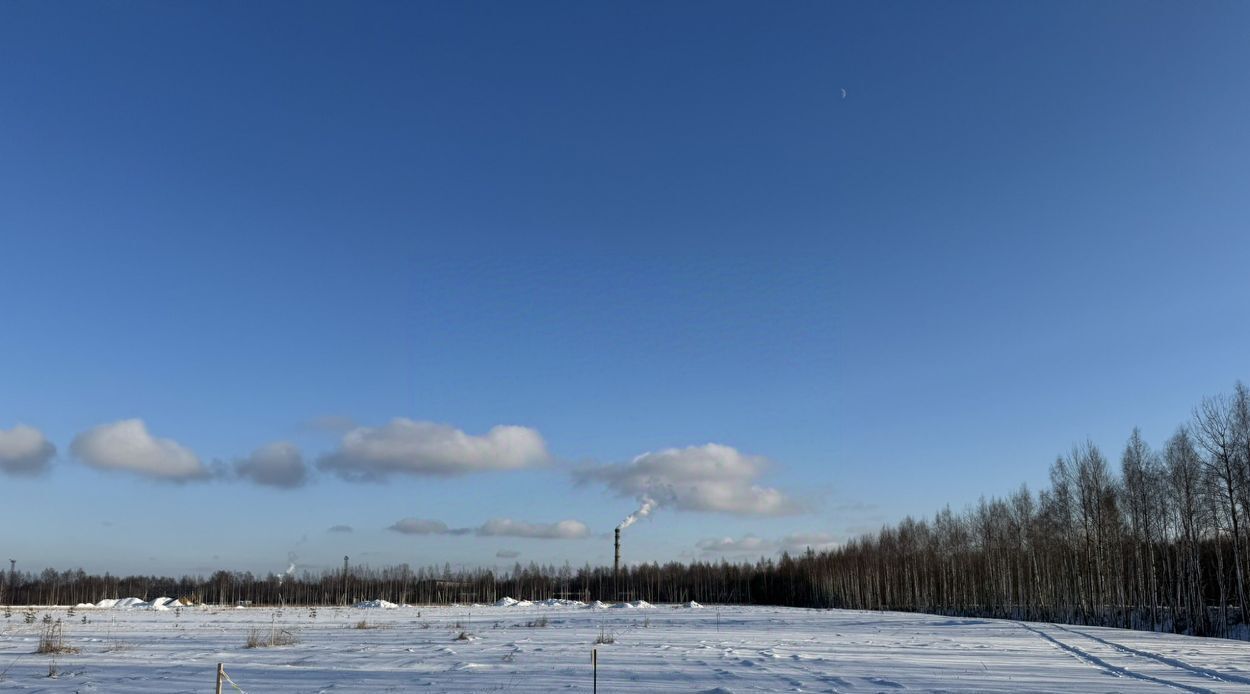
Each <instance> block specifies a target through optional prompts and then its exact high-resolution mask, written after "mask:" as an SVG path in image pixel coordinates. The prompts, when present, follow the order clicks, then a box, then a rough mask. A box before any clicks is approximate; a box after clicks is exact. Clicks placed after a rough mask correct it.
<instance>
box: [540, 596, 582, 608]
mask: <svg viewBox="0 0 1250 694" xmlns="http://www.w3.org/2000/svg"><path fill="white" fill-rule="evenodd" d="M538 604H539V605H544V606H546V607H584V606H585V605H586V603H584V602H582V601H581V600H564V599H562V598H547V599H546V600H543V601H542V602H540V603H538Z"/></svg>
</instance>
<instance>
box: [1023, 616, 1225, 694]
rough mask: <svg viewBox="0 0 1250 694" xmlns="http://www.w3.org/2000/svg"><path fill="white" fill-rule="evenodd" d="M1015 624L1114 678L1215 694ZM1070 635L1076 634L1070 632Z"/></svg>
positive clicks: (1201, 693) (1195, 692)
mask: <svg viewBox="0 0 1250 694" xmlns="http://www.w3.org/2000/svg"><path fill="white" fill-rule="evenodd" d="M1016 624H1018V625H1019V626H1021V627H1023V628H1025V629H1027V630H1029V631H1031V632H1033V633H1034V634H1037V635H1038V636H1040V637H1042V638H1043V639H1045V640H1047V641H1049V642H1050V643H1051V644H1053V645H1055V646H1057V647H1058V648H1060V649H1061V650H1063V651H1066V652H1068V653H1070V654H1071V655H1073V656H1074V657H1075V658H1076V659H1077V660H1080V661H1081V662H1084V663H1088V664H1089V665H1092V666H1094V667H1096V668H1099V669H1100V670H1103V671H1104V672H1107V673H1109V674H1111V675H1114V676H1116V677H1127V678H1131V679H1135V680H1141V681H1144V682H1153V683H1155V684H1161V685H1163V686H1165V687H1172V688H1174V689H1181V690H1184V691H1187V692H1193V693H1194V694H1215V693H1214V692H1212V691H1211V690H1210V689H1204V688H1202V687H1196V686H1193V685H1189V684H1182V683H1180V682H1173V681H1171V680H1165V679H1163V678H1161V677H1155V676H1153V675H1147V674H1144V673H1141V672H1134V671H1132V670H1129V669H1128V668H1125V667H1121V666H1119V665H1114V664H1112V663H1108V662H1107V661H1105V660H1103V659H1102V658H1099V657H1098V656H1096V655H1094V654H1093V653H1090V652H1089V651H1086V650H1083V649H1081V648H1079V647H1077V646H1073V645H1072V644H1070V643H1064V642H1063V641H1060V640H1059V639H1057V638H1055V637H1054V636H1051V635H1050V634H1047V633H1046V632H1044V631H1042V630H1041V629H1037V628H1034V627H1031V626H1029V625H1028V624H1025V623H1024V622H1016ZM1052 626H1056V625H1052ZM1071 633H1076V632H1071Z"/></svg>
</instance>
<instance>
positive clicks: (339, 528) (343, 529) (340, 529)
mask: <svg viewBox="0 0 1250 694" xmlns="http://www.w3.org/2000/svg"><path fill="white" fill-rule="evenodd" d="M326 532H328V533H350V532H355V528H353V527H352V526H350V525H331V526H330V527H329V528H326Z"/></svg>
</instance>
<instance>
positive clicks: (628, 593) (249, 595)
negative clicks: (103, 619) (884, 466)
mask: <svg viewBox="0 0 1250 694" xmlns="http://www.w3.org/2000/svg"><path fill="white" fill-rule="evenodd" d="M814 556H815V555H814V554H809V555H808V557H807V558H805V559H800V560H796V559H793V558H791V557H789V556H783V557H781V558H780V559H779V560H773V559H760V560H759V561H757V562H754V563H749V564H748V563H740V564H734V563H728V562H724V561H722V562H720V563H712V562H706V563H705V562H693V563H689V564H682V563H677V562H672V563H668V564H663V565H661V564H640V565H636V566H631V567H628V568H626V569H622V570H621V572H620V574H619V575H615V574H614V573H613V571H612V569H610V568H605V567H592V566H590V565H586V566H584V567H582V568H580V569H573V568H572V567H570V566H569V565H567V564H566V565H564V566H562V567H556V566H540V565H537V564H530V565H529V566H522V565H520V564H517V565H516V566H515V567H514V568H513V569H512V570H511V571H509V572H505V573H501V574H495V573H494V572H492V571H489V570H482V569H473V570H458V571H453V570H452V569H451V567H449V566H444V567H443V568H442V569H438V568H434V567H431V568H417V569H412V568H410V567H409V566H407V565H400V566H396V567H386V568H381V569H376V568H370V567H367V566H353V567H350V568H349V569H348V570H347V571H346V572H344V570H342V569H339V570H327V571H322V572H319V573H313V572H308V571H305V572H303V573H300V574H296V575H294V576H286V575H278V574H272V573H271V574H268V575H264V576H258V575H255V574H252V573H250V572H230V571H218V572H215V573H213V574H212V575H211V576H208V577H206V578H205V577H200V576H184V577H182V578H176V579H175V578H168V577H158V576H127V577H115V576H110V575H107V574H106V575H104V576H93V575H89V574H86V573H84V572H83V571H81V570H78V571H65V572H58V571H55V570H52V569H46V570H44V571H43V572H42V573H39V574H33V573H22V572H18V573H16V574H15V575H14V576H12V577H10V576H8V575H5V576H3V580H0V603H4V604H11V605H75V604H79V603H96V602H99V601H100V600H102V599H105V598H122V597H138V598H143V599H145V600H150V599H153V598H156V597H173V598H181V597H186V598H189V599H192V600H194V601H195V602H206V603H214V604H220V605H235V604H239V603H250V604H252V605H353V604H355V603H357V602H360V601H363V600H373V599H378V598H380V599H382V600H387V601H390V602H395V603H401V604H402V603H408V604H420V605H450V604H466V605H467V604H472V603H492V602H495V601H496V600H498V599H499V598H502V597H505V596H508V597H523V598H526V599H529V600H545V599H548V598H563V599H574V600H582V601H583V602H589V601H591V600H603V601H618V600H639V599H641V600H647V601H648V602H687V601H690V600H696V601H699V602H719V603H744V604H777V605H813V604H816V603H817V602H818V598H817V596H816V595H814V594H811V593H809V592H804V591H800V590H798V589H797V586H798V585H800V583H801V580H800V573H801V572H800V569H799V565H800V564H801V563H804V562H810V561H811V559H812V558H814ZM827 603H828V600H827V599H824V600H823V602H820V604H822V605H826V604H827Z"/></svg>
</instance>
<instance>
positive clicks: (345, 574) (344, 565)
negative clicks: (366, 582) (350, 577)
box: [342, 554, 347, 605]
mask: <svg viewBox="0 0 1250 694" xmlns="http://www.w3.org/2000/svg"><path fill="white" fill-rule="evenodd" d="M342 604H344V605H346V604H347V555H346V554H344V555H343V601H342Z"/></svg>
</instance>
